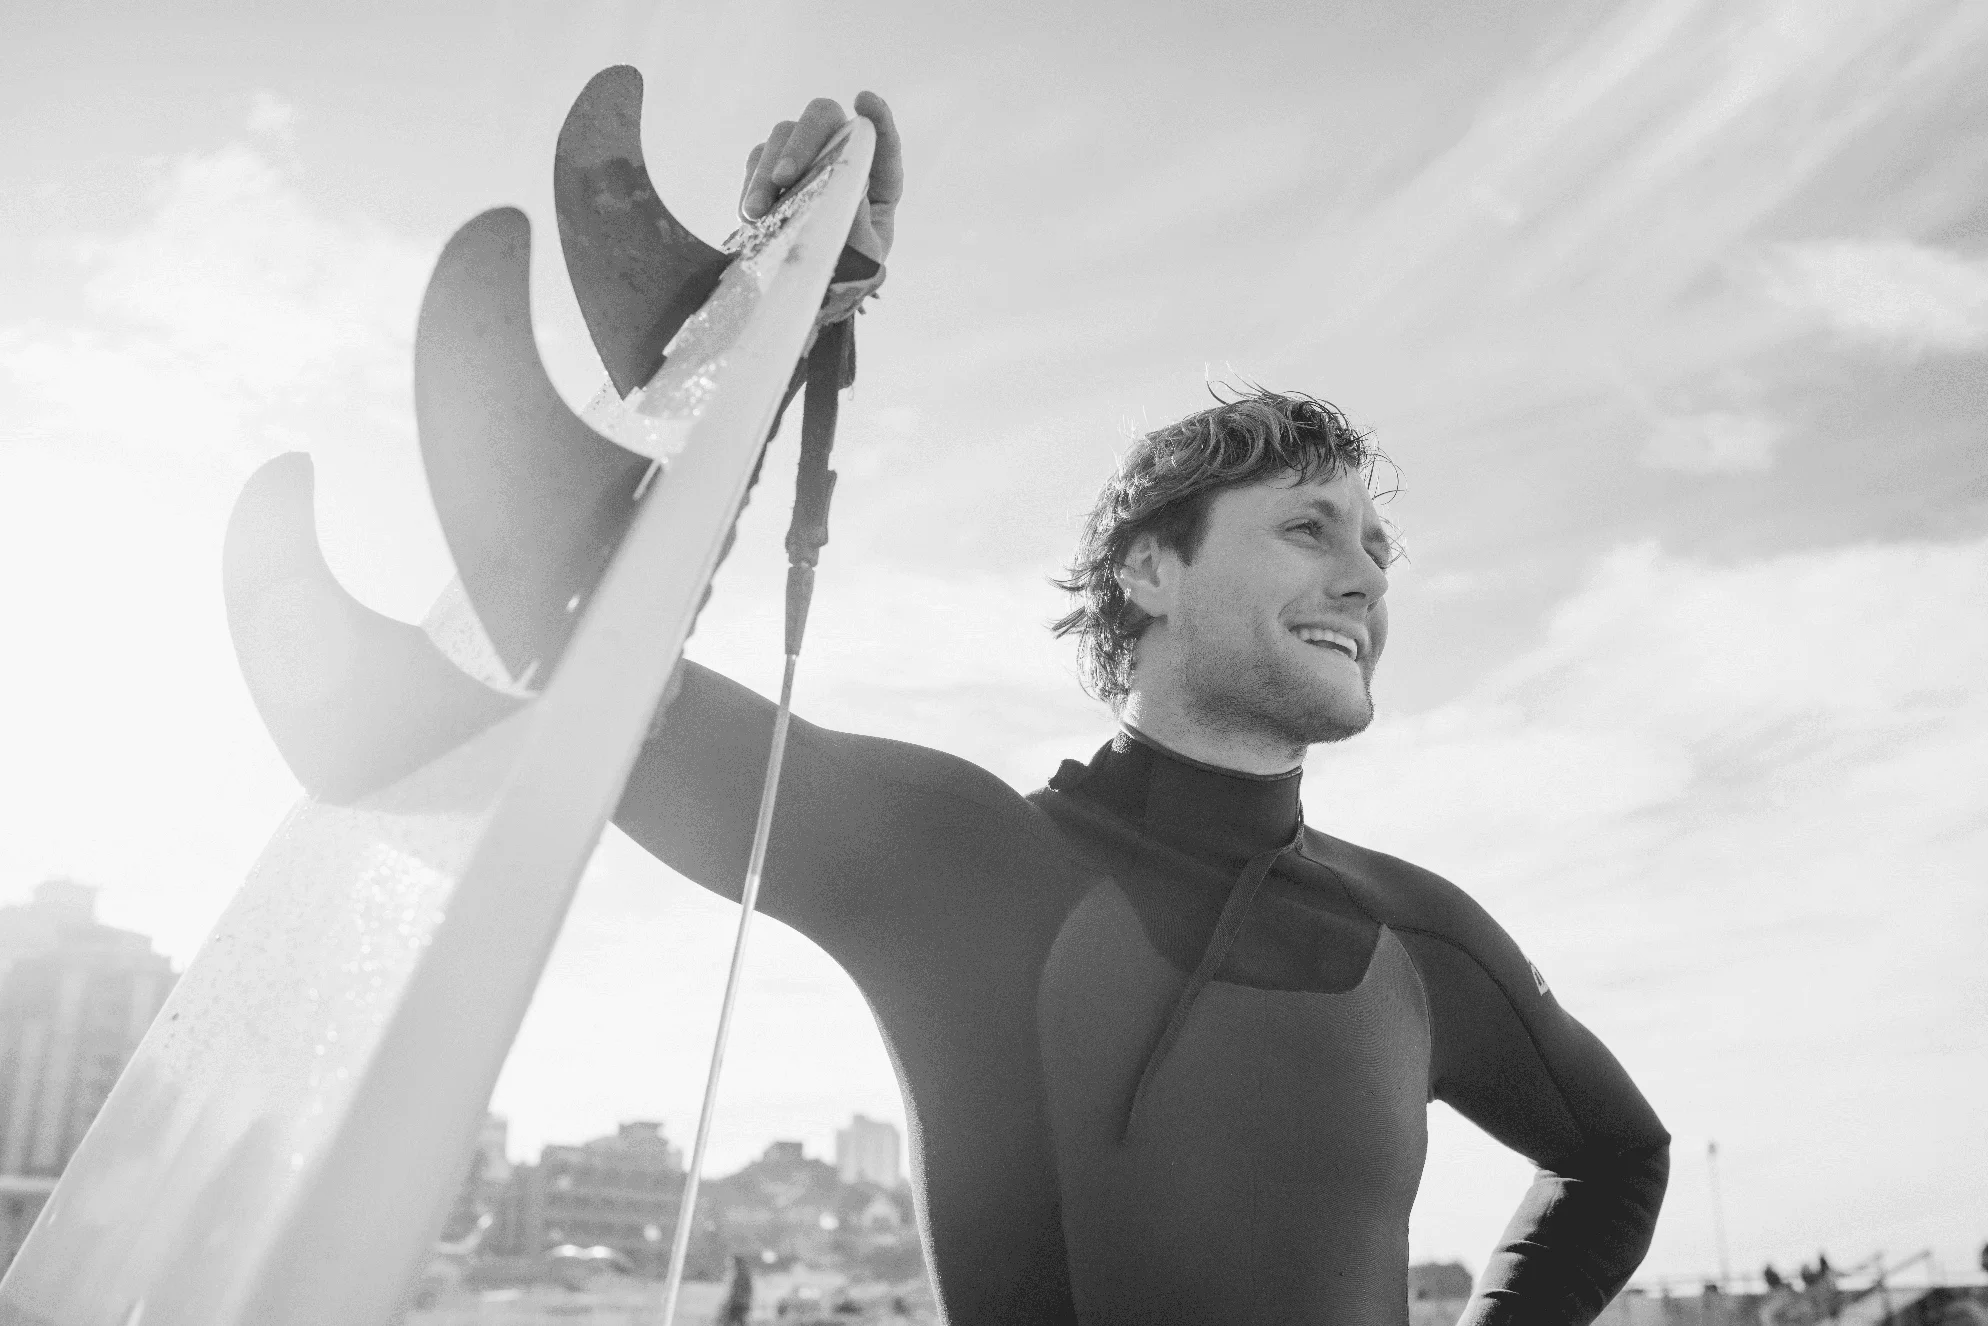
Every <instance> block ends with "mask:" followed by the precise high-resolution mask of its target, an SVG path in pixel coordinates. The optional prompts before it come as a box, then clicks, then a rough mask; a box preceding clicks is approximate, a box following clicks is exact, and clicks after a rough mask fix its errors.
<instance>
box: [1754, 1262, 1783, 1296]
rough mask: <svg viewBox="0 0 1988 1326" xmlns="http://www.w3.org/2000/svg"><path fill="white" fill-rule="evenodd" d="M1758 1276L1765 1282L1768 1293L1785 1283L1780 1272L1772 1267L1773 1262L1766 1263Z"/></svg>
mask: <svg viewBox="0 0 1988 1326" xmlns="http://www.w3.org/2000/svg"><path fill="white" fill-rule="evenodd" d="M1760 1278H1761V1279H1763V1280H1765V1281H1766V1282H1767V1292H1768V1293H1770V1294H1771V1293H1773V1292H1774V1291H1775V1290H1777V1289H1779V1288H1781V1287H1782V1286H1783V1285H1785V1284H1786V1283H1787V1281H1785V1280H1783V1279H1782V1278H1781V1273H1780V1272H1779V1271H1777V1270H1775V1269H1774V1263H1773V1262H1769V1263H1767V1266H1766V1268H1765V1269H1763V1270H1762V1271H1761V1273H1760Z"/></svg>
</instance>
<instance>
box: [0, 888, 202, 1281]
mask: <svg viewBox="0 0 1988 1326" xmlns="http://www.w3.org/2000/svg"><path fill="white" fill-rule="evenodd" d="M173 980H174V974H173V970H172V965H171V964H170V963H169V962H167V960H166V959H165V957H164V956H162V955H161V954H159V953H156V952H154V951H153V949H152V941H151V940H149V939H147V938H146V937H145V936H143V935H140V934H134V933H133V932H131V931H129V930H119V929H117V928H115V927H113V926H108V925H104V924H103V923H101V922H100V921H98V920H97V919H96V890H95V889H94V888H92V887H91V886H89V885H87V884H79V883H77V882H75V881H74V880H68V879H50V880H45V881H43V882H42V883H41V884H39V885H37V886H36V888H35V891H34V899H33V901H31V902H27V903H19V904H15V905H13V906H8V907H0V1257H4V1259H5V1260H6V1261H11V1260H12V1259H13V1256H14V1253H15V1252H16V1251H17V1250H18V1249H19V1248H20V1245H21V1240H22V1239H24V1238H26V1237H27V1232H28V1229H29V1227H30V1226H31V1225H32V1224H33V1223H34V1219H35V1216H36V1215H37V1214H39V1212H40V1210H41V1206H42V1202H43V1201H44V1200H45V1198H46V1196H47V1193H48V1190H49V1189H51V1188H53V1186H54V1180H55V1178H56V1176H57V1175H59V1174H61V1173H62V1167H63V1166H64V1165H66V1164H68V1162H69V1157H70V1155H71V1154H73V1153H74V1152H75V1150H76V1145H77V1143H79V1142H81V1141H82V1140H83V1134H84V1133H85V1132H87V1131H88V1130H89V1127H90V1124H91V1122H92V1121H93V1120H94V1119H95V1118H96V1117H97V1111H98V1110H99V1109H101V1108H102V1107H103V1103H104V1098H105V1097H106V1096H108V1095H109V1094H110V1089H111V1087H112V1086H114V1085H115V1084H116V1082H117V1079H118V1075H119V1074H120V1073H122V1072H123V1071H124V1066H125V1064H126V1063H128V1062H129V1061H130V1059H131V1053H132V1051H133V1050H135V1049H137V1048H138V1042H139V1040H140V1039H142V1038H143V1036H144V1035H145V1029H146V1028H147V1027H149V1026H151V1024H152V1018H153V1017H154V1015H156V1014H157V1013H158V1011H159V1005H161V1004H163V1003H164V1002H165V999H166V995H167V993H168V992H169V991H170V990H171V989H172V986H173Z"/></svg>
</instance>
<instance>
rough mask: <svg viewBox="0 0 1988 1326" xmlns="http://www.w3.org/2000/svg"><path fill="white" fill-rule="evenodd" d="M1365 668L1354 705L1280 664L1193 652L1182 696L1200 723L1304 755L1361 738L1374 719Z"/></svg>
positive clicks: (1185, 670) (1221, 653)
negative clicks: (1310, 751) (1305, 751)
mask: <svg viewBox="0 0 1988 1326" xmlns="http://www.w3.org/2000/svg"><path fill="white" fill-rule="evenodd" d="M1317 647H1318V646H1310V645H1308V646H1306V648H1317ZM1359 672H1360V699H1359V701H1358V702H1357V704H1355V705H1352V706H1349V705H1348V703H1347V700H1346V697H1345V695H1344V693H1343V692H1340V691H1337V690H1336V689H1335V688H1330V687H1327V686H1324V685H1322V684H1320V682H1319V681H1318V679H1317V678H1316V677H1313V676H1309V675H1304V674H1303V673H1300V672H1298V671H1297V670H1296V669H1293V668H1290V667H1287V666H1285V665H1283V664H1282V663H1280V662H1276V661H1272V660H1267V659H1264V658H1262V657H1260V656H1258V657H1250V658H1241V657H1235V656H1233V655H1231V654H1230V653H1229V652H1228V651H1226V650H1192V651H1189V654H1188V657H1187V658H1186V659H1185V660H1184V666H1183V668H1182V672H1181V681H1182V682H1183V683H1184V684H1183V686H1182V688H1181V689H1182V699H1183V701H1184V702H1185V708H1186V709H1187V712H1188V714H1189V715H1190V716H1191V717H1193V718H1194V719H1195V721H1197V722H1199V723H1203V724H1206V725H1208V726H1209V727H1212V728H1214V729H1216V730H1218V731H1222V732H1228V733H1233V734H1236V735H1247V736H1252V737H1257V738H1261V739H1265V740H1269V741H1274V742H1277V743H1279V744H1282V745H1288V746H1290V747H1292V748H1293V749H1294V750H1295V751H1296V752H1297V753H1298V754H1300V755H1302V754H1303V752H1304V750H1305V749H1306V748H1307V747H1311V746H1321V745H1326V744H1329V743H1331V742H1335V741H1344V740H1346V739H1347V738H1348V737H1355V736H1358V735H1359V734H1360V733H1362V732H1365V731H1366V730H1367V727H1368V725H1370V724H1371V723H1372V722H1373V721H1374V691H1373V678H1372V675H1371V674H1370V673H1369V672H1368V670H1367V669H1366V668H1361V669H1359Z"/></svg>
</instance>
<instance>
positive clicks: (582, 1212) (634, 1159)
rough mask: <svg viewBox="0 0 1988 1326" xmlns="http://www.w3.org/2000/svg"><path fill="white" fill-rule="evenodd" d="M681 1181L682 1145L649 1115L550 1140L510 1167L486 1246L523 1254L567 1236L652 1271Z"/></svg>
mask: <svg viewBox="0 0 1988 1326" xmlns="http://www.w3.org/2000/svg"><path fill="white" fill-rule="evenodd" d="M683 1181H684V1170H683V1152H682V1151H681V1150H679V1149H678V1148H677V1147H675V1146H673V1145H671V1143H670V1142H669V1140H668V1139H667V1138H665V1137H664V1136H663V1126H662V1125H661V1124H659V1123H655V1122H653V1121H650V1120H638V1121H635V1122H632V1123H624V1124H622V1125H621V1126H620V1128H619V1129H617V1130H616V1132H615V1134H614V1135H613V1136H612V1137H597V1138H595V1139H594V1140H593V1141H591V1142H583V1143H581V1144H580V1145H578V1146H559V1145H549V1146H547V1147H545V1148H544V1149H543V1150H542V1151H541V1152H540V1153H539V1159H538V1163H537V1164H536V1165H516V1166H512V1167H511V1172H510V1184H509V1187H508V1189H507V1193H506V1200H505V1209H503V1210H501V1211H499V1212H498V1213H497V1219H496V1221H495V1226H496V1227H495V1230H494V1231H493V1232H494V1233H495V1237H494V1238H493V1239H492V1240H491V1246H492V1247H493V1249H502V1250H504V1251H507V1252H513V1253H524V1254H537V1253H541V1252H543V1251H545V1250H546V1249H548V1248H554V1247H558V1246H560V1245H562V1244H567V1243H571V1244H576V1245H578V1246H580V1247H583V1248H591V1247H607V1248H613V1249H615V1250H616V1251H617V1252H620V1253H622V1254H624V1255H625V1256H626V1257H627V1258H628V1260H629V1262H630V1264H631V1265H632V1266H633V1267H634V1268H635V1269H636V1270H637V1271H638V1272H639V1273H646V1274H659V1273H660V1272H661V1270H662V1267H663V1264H664V1263H665V1262H666V1261H667V1260H668V1257H669V1244H668V1242H667V1240H668V1238H669V1236H670V1234H671V1233H672V1231H673V1230H674V1229H675V1226H676V1207H677V1202H678V1201H679V1200H680V1199H681V1198H682V1196H683Z"/></svg>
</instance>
